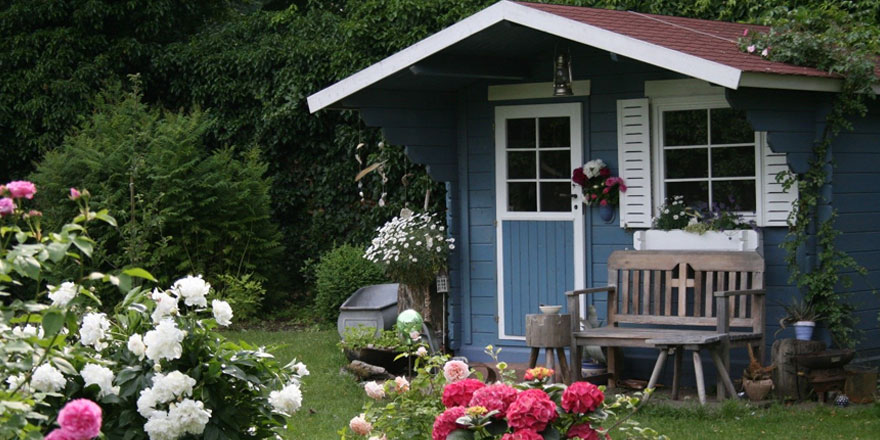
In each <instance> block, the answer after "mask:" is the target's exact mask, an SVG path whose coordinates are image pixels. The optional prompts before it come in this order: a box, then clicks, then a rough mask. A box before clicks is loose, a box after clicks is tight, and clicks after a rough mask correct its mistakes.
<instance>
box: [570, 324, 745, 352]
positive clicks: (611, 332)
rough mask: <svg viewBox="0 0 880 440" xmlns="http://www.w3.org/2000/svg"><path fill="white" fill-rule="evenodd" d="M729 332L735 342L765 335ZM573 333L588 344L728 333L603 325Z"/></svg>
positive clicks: (639, 343) (686, 340) (705, 338)
mask: <svg viewBox="0 0 880 440" xmlns="http://www.w3.org/2000/svg"><path fill="white" fill-rule="evenodd" d="M727 335H729V339H730V343H731V345H741V344H746V343H748V342H757V341H760V340H761V338H762V335H761V334H760V333H751V332H731V333H729V334H727ZM572 336H573V337H574V338H576V339H577V340H578V341H582V342H583V343H584V345H599V346H603V347H608V346H612V347H648V348H653V347H655V346H657V345H661V343H662V342H664V341H665V342H667V343H670V344H675V343H677V344H696V345H701V344H710V343H713V342H718V341H720V340H721V339H722V338H723V337H724V336H725V333H718V332H717V331H715V330H678V329H658V328H627V327H599V328H593V329H587V330H582V331H579V332H575V333H574V334H573V335H572ZM649 341H650V342H649Z"/></svg>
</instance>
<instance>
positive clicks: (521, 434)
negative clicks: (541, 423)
mask: <svg viewBox="0 0 880 440" xmlns="http://www.w3.org/2000/svg"><path fill="white" fill-rule="evenodd" d="M501 440H544V437H543V436H541V434H538V432H537V431H535V430H533V429H521V430H519V431H516V432H514V433H512V434H504V436H503V437H501Z"/></svg>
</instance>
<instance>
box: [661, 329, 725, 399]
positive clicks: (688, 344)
mask: <svg viewBox="0 0 880 440" xmlns="http://www.w3.org/2000/svg"><path fill="white" fill-rule="evenodd" d="M727 341H728V336H727V334H726V333H716V334H709V335H706V334H702V335H697V334H693V335H682V336H678V337H664V338H657V339H648V341H647V342H648V343H649V344H652V345H654V346H655V347H657V348H659V349H660V355H659V356H658V357H657V363H656V364H655V365H654V371H653V372H652V373H651V380H649V381H648V388H654V386H655V385H657V379H659V378H660V372H661V371H663V366H664V365H665V364H666V357H667V356H668V354H669V353H673V354H674V355H675V361H674V362H673V364H672V365H673V372H672V400H677V399H678V387H679V383H680V380H679V379H680V377H679V376H680V374H681V358H682V356H684V351H685V350H691V351H693V352H694V375H695V376H696V379H697V395H698V396H699V398H700V404H701V405H705V404H706V383H705V380H704V378H703V361H702V359H701V358H700V350H702V349H704V348H705V349H707V350H709V354H710V355H711V356H712V362H713V363H714V364H715V370H716V371H718V377H719V380H720V382H721V383H722V384H723V386H724V388H725V389H727V392H728V393H730V395H731V397H735V396H736V390H735V389H734V388H733V382H731V380H730V375H729V374H728V373H727V367H726V366H725V365H724V361H723V360H722V358H721V351H722V350H721V348H722V346H724V345H725V344H727ZM723 396H724V395H723V394H721V393H719V397H720V398H723ZM720 398H719V400H720Z"/></svg>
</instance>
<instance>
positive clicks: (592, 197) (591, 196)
mask: <svg viewBox="0 0 880 440" xmlns="http://www.w3.org/2000/svg"><path fill="white" fill-rule="evenodd" d="M590 198H591V199H598V198H599V196H597V195H596V194H590Z"/></svg>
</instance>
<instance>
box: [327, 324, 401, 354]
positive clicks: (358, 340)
mask: <svg viewBox="0 0 880 440" xmlns="http://www.w3.org/2000/svg"><path fill="white" fill-rule="evenodd" d="M412 344H413V340H412V339H406V340H404V339H403V338H402V337H401V336H400V333H398V331H397V328H396V327H395V328H393V329H391V330H380V331H379V334H378V335H377V334H376V328H375V327H368V326H365V325H359V326H357V327H348V328H346V329H345V331H344V332H343V333H342V340H341V341H339V348H341V349H343V350H353V351H356V350H360V349H362V348H377V349H386V350H393V351H403V350H404V349H409V348H412Z"/></svg>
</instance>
